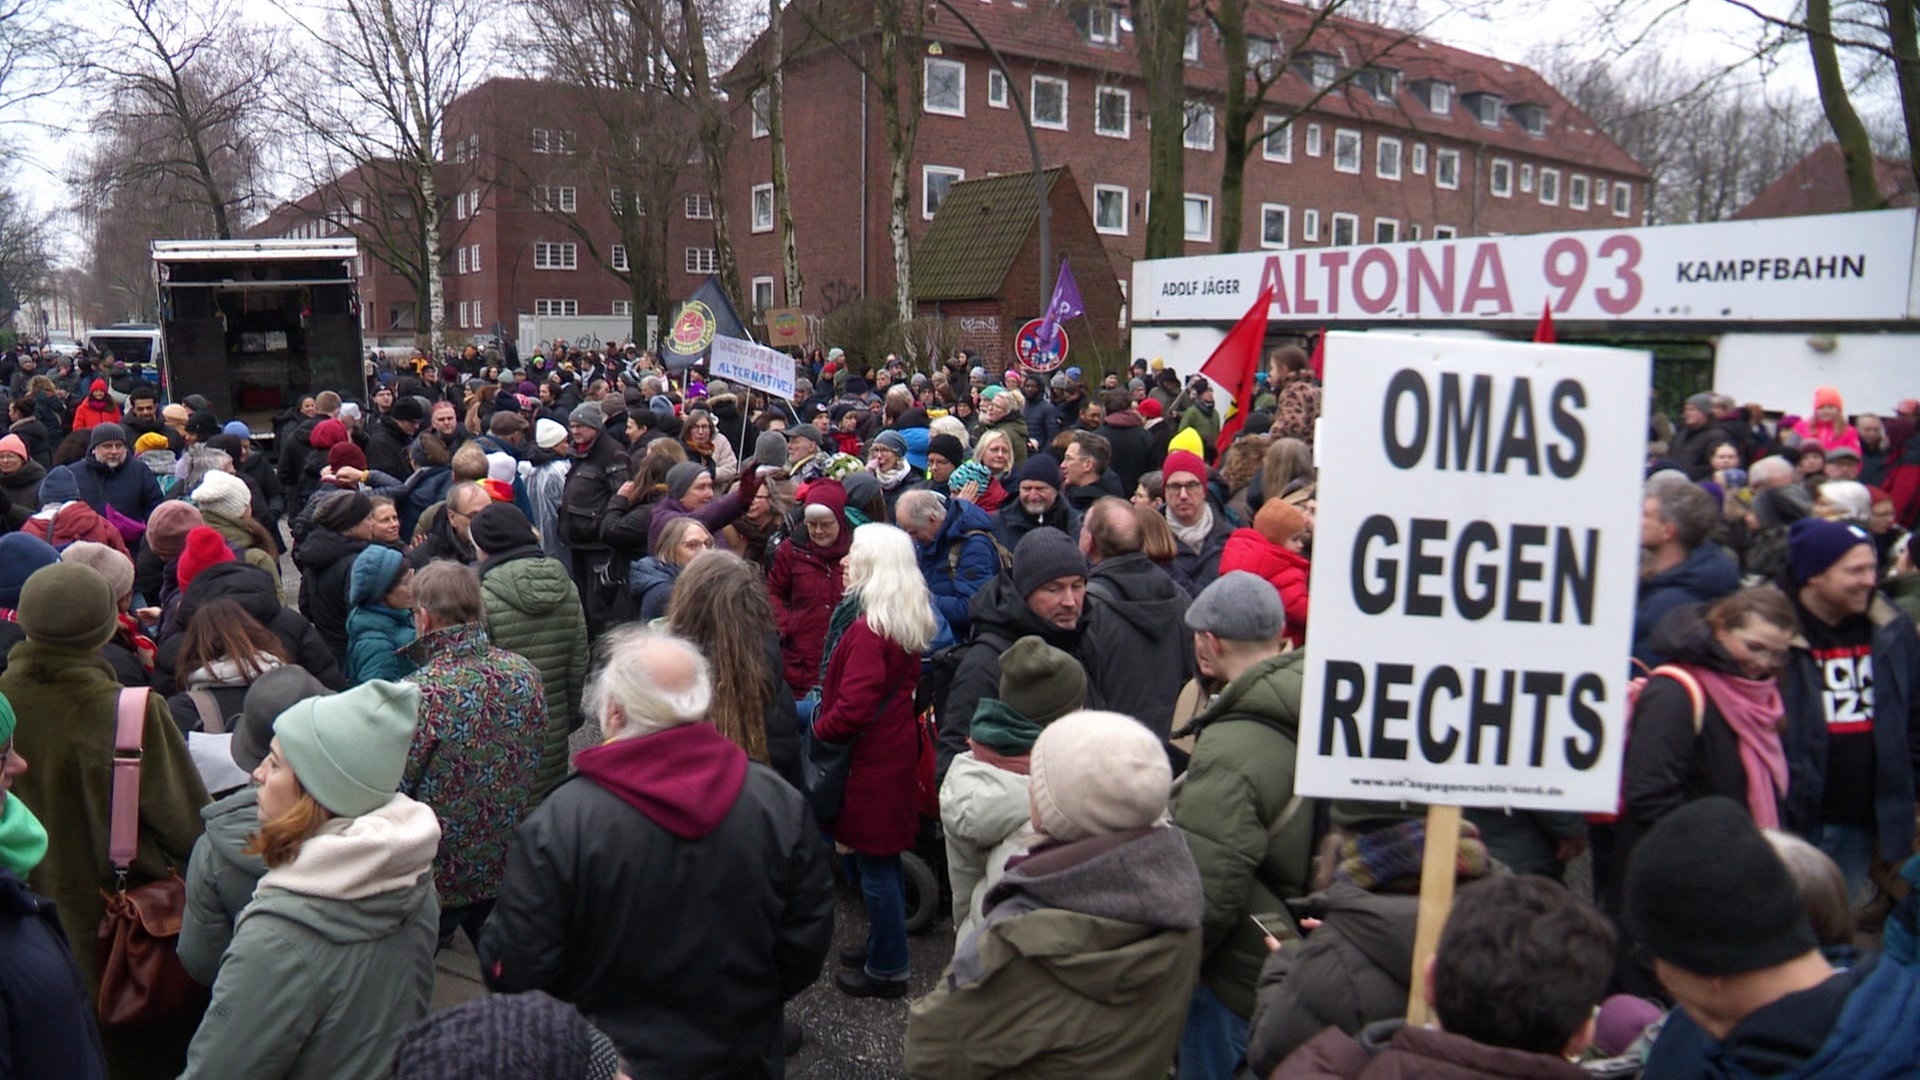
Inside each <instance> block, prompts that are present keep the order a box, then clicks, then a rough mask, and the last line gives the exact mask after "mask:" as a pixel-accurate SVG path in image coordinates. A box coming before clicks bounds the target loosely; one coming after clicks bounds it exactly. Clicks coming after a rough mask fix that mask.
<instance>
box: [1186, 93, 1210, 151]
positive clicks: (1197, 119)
mask: <svg viewBox="0 0 1920 1080" xmlns="http://www.w3.org/2000/svg"><path fill="white" fill-rule="evenodd" d="M1213 128H1214V124H1213V106H1212V105H1209V104H1207V103H1206V102H1204V101H1189V102H1187V103H1186V107H1185V108H1184V109H1183V110H1182V111H1181V124H1180V145H1181V146H1184V147H1186V148H1187V149H1189V150H1199V151H1202V152H1210V151H1212V150H1213ZM1200 135H1205V136H1206V138H1205V139H1204V140H1203V139H1201V138H1200Z"/></svg>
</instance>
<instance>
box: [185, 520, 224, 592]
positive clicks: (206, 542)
mask: <svg viewBox="0 0 1920 1080" xmlns="http://www.w3.org/2000/svg"><path fill="white" fill-rule="evenodd" d="M232 561H233V549H232V548H230V547H228V546H227V539H226V537H224V536H221V535H220V533H219V531H218V530H216V529H212V528H209V527H207V526H205V525H202V526H200V527H199V528H197V529H194V530H193V531H192V532H190V533H188V534H187V544H186V547H185V548H184V549H183V550H182V551H181V552H180V559H179V561H178V562H176V563H175V564H174V579H175V580H176V581H178V582H179V583H180V587H181V588H182V589H185V588H186V587H187V586H189V585H191V584H193V579H194V578H197V577H199V576H200V571H202V570H205V569H206V568H207V567H209V566H218V565H220V564H221V563H225V562H232Z"/></svg>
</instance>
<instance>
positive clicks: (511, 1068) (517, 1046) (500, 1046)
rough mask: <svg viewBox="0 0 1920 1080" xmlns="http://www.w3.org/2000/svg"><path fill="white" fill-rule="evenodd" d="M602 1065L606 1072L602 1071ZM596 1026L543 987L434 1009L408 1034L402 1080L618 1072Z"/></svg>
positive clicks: (399, 1061)
mask: <svg viewBox="0 0 1920 1080" xmlns="http://www.w3.org/2000/svg"><path fill="white" fill-rule="evenodd" d="M596 1067H598V1068H600V1069H601V1070H602V1071H598V1072H596V1071H595V1069H596ZM618 1067H619V1059H618V1055H617V1054H615V1055H614V1056H613V1060H612V1062H610V1063H607V1064H605V1065H602V1064H600V1062H599V1061H598V1056H597V1055H596V1052H595V1040H594V1039H593V1030H592V1028H591V1027H589V1026H588V1024H587V1021H586V1020H585V1018H583V1017H582V1016H581V1015H580V1013H579V1012H578V1011H577V1010H576V1009H574V1008H573V1006H571V1005H567V1004H564V1003H562V1002H559V1001H555V1000H554V999H553V998H551V997H548V996H547V995H546V994H543V993H541V992H540V991H538V990H535V991H532V992H530V993H525V994H489V995H487V996H486V997H481V998H476V999H474V1000H473V1001H469V1002H467V1003H465V1004H464V1005H460V1006H458V1007H456V1008H452V1009H445V1010H442V1011H440V1012H437V1013H433V1014H432V1015H430V1016H428V1017H427V1018H426V1019H425V1020H423V1021H421V1022H420V1023H419V1024H417V1025H415V1026H414V1027H413V1029H412V1030H410V1031H408V1032H407V1033H406V1034H405V1035H403V1036H401V1039H400V1045H399V1047H398V1050H397V1052H396V1053H395V1054H394V1060H393V1075H394V1080H482V1078H486V1077H496V1076H498V1077H509V1076H510V1077H514V1078H515V1080H587V1078H589V1077H601V1076H611V1075H613V1071H614V1070H617V1069H618Z"/></svg>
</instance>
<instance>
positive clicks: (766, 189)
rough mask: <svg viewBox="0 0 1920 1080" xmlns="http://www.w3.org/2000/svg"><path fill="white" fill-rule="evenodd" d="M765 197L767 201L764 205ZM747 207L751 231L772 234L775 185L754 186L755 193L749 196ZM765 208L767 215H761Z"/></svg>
mask: <svg viewBox="0 0 1920 1080" xmlns="http://www.w3.org/2000/svg"><path fill="white" fill-rule="evenodd" d="M763 197H764V198H765V200H766V201H765V203H764V204H763V203H762V201H761V200H762V198H763ZM747 205H748V209H749V217H750V221H749V223H748V227H749V229H750V230H751V231H753V232H757V233H764V232H772V231H773V185H772V184H771V183H767V184H755V185H753V191H752V192H751V193H750V194H749V195H748V201H747ZM763 206H764V209H765V210H766V213H765V214H762V213H761V209H762V208H763Z"/></svg>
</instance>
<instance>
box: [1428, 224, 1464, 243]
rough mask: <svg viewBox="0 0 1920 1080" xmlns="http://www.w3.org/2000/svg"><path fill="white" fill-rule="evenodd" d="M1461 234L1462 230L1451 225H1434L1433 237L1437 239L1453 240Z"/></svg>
mask: <svg viewBox="0 0 1920 1080" xmlns="http://www.w3.org/2000/svg"><path fill="white" fill-rule="evenodd" d="M1459 235H1460V230H1458V229H1456V228H1454V227H1453V226H1451V225H1435V226H1434V227H1433V238H1434V239H1435V240H1453V239H1455V238H1457V237H1458V236H1459Z"/></svg>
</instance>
